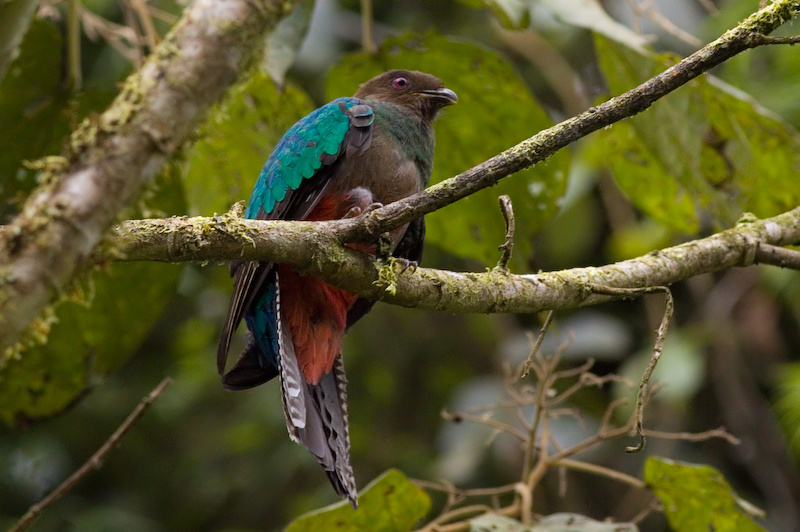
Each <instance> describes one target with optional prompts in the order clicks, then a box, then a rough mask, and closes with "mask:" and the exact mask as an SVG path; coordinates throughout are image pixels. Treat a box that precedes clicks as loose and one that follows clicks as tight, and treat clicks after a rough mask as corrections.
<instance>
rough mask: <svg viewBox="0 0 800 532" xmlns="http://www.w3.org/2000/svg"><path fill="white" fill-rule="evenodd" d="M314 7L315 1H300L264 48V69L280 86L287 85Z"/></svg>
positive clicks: (281, 22)
mask: <svg viewBox="0 0 800 532" xmlns="http://www.w3.org/2000/svg"><path fill="white" fill-rule="evenodd" d="M313 8H314V3H313V2H312V1H311V0H303V1H302V2H300V3H298V4H297V5H296V6H295V7H294V8H293V9H292V12H291V13H290V14H289V16H288V17H285V18H283V19H281V21H280V22H279V23H278V25H277V26H276V27H275V30H273V32H272V33H271V34H270V36H269V38H268V39H267V47H266V48H265V49H264V70H266V71H267V73H268V74H269V75H270V77H271V78H272V80H273V81H274V82H275V83H276V84H277V85H278V86H280V87H283V86H284V85H285V82H286V78H285V76H286V71H287V70H289V67H291V66H292V63H294V59H295V57H296V56H297V52H298V51H299V50H300V46H301V45H302V44H303V39H304V38H305V36H306V32H307V31H308V24H309V22H311V12H312V11H313Z"/></svg>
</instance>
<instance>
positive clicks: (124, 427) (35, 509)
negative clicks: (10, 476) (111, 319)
mask: <svg viewBox="0 0 800 532" xmlns="http://www.w3.org/2000/svg"><path fill="white" fill-rule="evenodd" d="M170 384H172V379H171V378H169V377H167V378H165V379H164V380H162V381H161V382H160V383H159V384H158V386H156V387H155V388H154V389H153V391H151V392H150V393H149V394H147V396H145V398H144V399H142V400H141V402H139V404H138V405H136V408H134V409H133V412H131V413H130V414H129V415H128V417H127V418H125V421H123V422H122V424H121V425H120V426H119V428H117V430H115V431H114V433H113V434H112V435H111V436H110V437H109V438H108V439H107V440H106V442H105V443H104V444H103V445H102V446H101V447H100V448H99V449H98V450H97V451H96V452H95V453H94V454H93V455H92V456H91V457H90V458H89V459H88V460H87V461H86V462H85V463H84V464H83V465H82V466H81V467H80V468H78V470H77V471H75V472H74V473H73V474H72V475H70V476H69V478H67V479H66V480H65V481H64V482H62V483H61V484H60V485H59V486H58V487H57V488H56V489H54V490H53V491H52V492H50V494H49V495H47V496H46V497H45V498H44V499H42V500H41V501H39V502H37V503H36V504H34V505H33V506H31V507H30V508H29V509H28V511H27V512H25V515H23V516H22V517H21V518H20V519H19V521H17V522H16V524H14V526H13V527H12V528H11V529H10V530H9V531H8V532H23V531H24V530H27V529H28V528H29V527H30V526H31V525H32V524H33V522H34V521H35V520H36V518H37V517H39V515H40V514H41V513H42V512H43V511H44V510H45V509H46V508H47V507H48V506H50V505H51V504H53V503H54V502H56V501H57V500H59V499H60V498H61V497H63V496H64V495H66V494H67V493H69V491H70V490H72V488H74V487H75V485H76V484H78V482H80V481H81V480H82V479H83V478H84V477H85V476H86V475H88V474H89V473H91V472H92V471H95V470H97V469H100V467H102V465H103V462H105V460H106V458H107V457H108V455H109V453H110V452H111V451H113V450H114V448H116V446H117V445H119V443H120V441H121V440H122V438H124V437H125V435H126V434H127V433H128V431H129V430H130V429H131V427H133V425H134V423H136V422H137V421H139V419H141V417H142V416H143V415H144V414H145V413H146V412H147V410H148V409H149V408H150V406H152V404H153V403H154V402H156V400H157V399H158V398H159V397H160V396H161V394H162V393H163V392H164V390H165V389H166V388H167V387H168V386H169V385H170Z"/></svg>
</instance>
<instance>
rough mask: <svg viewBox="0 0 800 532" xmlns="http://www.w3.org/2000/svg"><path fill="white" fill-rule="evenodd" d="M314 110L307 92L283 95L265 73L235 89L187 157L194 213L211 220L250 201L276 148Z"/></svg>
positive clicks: (189, 198)
mask: <svg viewBox="0 0 800 532" xmlns="http://www.w3.org/2000/svg"><path fill="white" fill-rule="evenodd" d="M313 108H314V107H313V105H312V104H311V101H310V99H309V98H308V96H307V95H306V94H305V93H304V92H302V91H300V90H299V89H297V88H295V87H293V86H291V85H287V86H286V87H284V89H283V91H278V89H277V88H276V87H275V84H274V83H273V82H272V80H270V78H269V76H268V75H267V74H266V73H263V72H257V73H254V74H253V76H252V77H251V78H250V79H249V80H248V81H246V82H245V83H242V84H240V85H237V86H236V87H234V88H233V89H231V91H230V92H229V94H228V97H227V98H226V99H225V101H224V102H223V103H222V104H221V105H220V106H219V107H218V108H217V109H216V110H215V111H214V112H213V113H212V115H211V116H210V118H209V119H208V121H207V122H206V124H205V125H204V126H203V128H202V129H201V131H200V140H199V141H198V142H197V143H196V144H195V146H194V148H193V149H192V150H191V152H190V154H189V156H188V157H187V159H186V164H185V166H184V185H185V187H186V195H187V201H188V203H189V213H190V214H192V215H201V214H202V215H205V216H210V215H211V214H213V213H215V212H216V213H223V212H226V211H227V210H228V209H230V206H231V205H232V204H233V203H235V202H237V201H240V200H246V199H247V198H248V197H249V196H250V193H251V191H252V190H253V185H254V184H255V182H256V178H257V177H258V173H259V171H260V170H261V167H262V166H263V164H264V162H265V161H266V160H267V158H268V157H269V154H270V153H271V152H272V148H273V147H274V146H275V144H277V143H278V141H279V140H280V139H281V137H282V136H283V134H284V133H285V132H286V130H287V129H289V128H290V127H291V126H292V125H293V124H294V123H295V122H297V121H298V120H299V119H300V118H302V117H303V116H305V115H306V114H308V113H309V112H311V111H312V110H313Z"/></svg>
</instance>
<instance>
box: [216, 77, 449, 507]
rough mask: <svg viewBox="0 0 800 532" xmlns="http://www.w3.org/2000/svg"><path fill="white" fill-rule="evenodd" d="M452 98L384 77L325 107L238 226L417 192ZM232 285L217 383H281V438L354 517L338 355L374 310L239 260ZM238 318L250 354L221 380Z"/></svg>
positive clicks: (421, 82) (414, 235)
mask: <svg viewBox="0 0 800 532" xmlns="http://www.w3.org/2000/svg"><path fill="white" fill-rule="evenodd" d="M457 100H458V98H457V97H456V94H455V93H454V92H453V91H452V90H450V89H447V88H445V87H444V85H443V84H442V82H441V81H439V80H438V79H437V78H435V77H434V76H431V75H429V74H425V73H422V72H415V71H407V70H392V71H390V72H386V73H384V74H381V75H380V76H377V77H375V78H373V79H371V80H369V81H367V82H366V83H364V84H363V85H361V87H360V88H359V89H358V91H357V92H356V94H355V96H353V97H351V98H338V99H336V100H333V101H332V102H330V103H328V104H326V105H324V106H322V107H320V108H319V109H317V110H316V111H314V112H312V113H311V114H309V115H308V116H306V117H305V118H303V119H301V120H300V121H299V122H297V123H296V124H295V125H294V126H292V127H291V128H290V129H289V131H287V132H286V134H285V135H284V137H283V138H282V139H281V141H280V142H279V143H278V145H277V146H276V147H275V149H274V151H273V152H272V155H270V157H269V159H267V162H266V163H265V164H264V167H263V169H262V170H261V174H260V175H259V176H258V180H257V181H256V184H255V187H254V188H253V194H252V196H251V197H250V203H249V205H248V207H247V211H246V212H245V217H246V218H251V219H258V220H277V219H281V220H332V219H338V218H343V217H348V216H356V215H358V214H360V213H362V212H364V210H366V209H367V208H369V207H370V206H371V205H373V204H388V203H391V202H393V201H396V200H399V199H402V198H405V197H407V196H410V195H411V194H414V193H416V192H418V191H420V190H422V188H424V187H425V186H426V185H427V184H428V181H429V179H430V176H431V170H432V166H433V148H434V136H433V127H432V123H433V120H434V119H435V118H436V114H437V112H438V111H439V110H440V109H441V108H442V107H444V106H446V105H449V104H453V103H456V101H457ZM424 235H425V225H424V220H423V219H422V218H419V219H417V220H414V221H413V222H411V223H409V224H408V225H407V226H404V227H401V228H399V229H397V230H395V231H393V232H392V233H391V237H392V241H393V243H394V249H393V251H392V254H393V255H394V256H396V257H400V258H404V259H407V260H409V261H414V262H416V261H419V260H420V259H421V257H422V243H423V238H424ZM359 249H362V250H366V249H367V247H366V245H362V246H361V247H360V248H359ZM231 275H232V276H233V277H234V291H233V296H232V298H231V304H230V309H229V310H228V317H227V319H226V321H225V324H224V326H223V329H222V334H221V336H220V341H219V348H218V350H217V368H218V370H219V372H220V374H221V375H223V377H222V382H223V385H224V386H225V388H227V389H229V390H242V389H247V388H251V387H253V386H257V385H259V384H262V383H264V382H266V381H268V380H270V379H272V378H273V377H276V376H278V375H279V376H280V381H281V395H282V398H283V406H284V412H285V414H286V425H287V428H288V430H289V436H290V437H291V438H292V439H293V440H294V441H295V442H298V443H302V444H303V445H304V446H305V447H306V448H307V449H308V450H309V451H311V453H313V454H314V456H315V457H316V458H317V460H318V461H319V463H320V464H321V465H322V467H323V468H325V471H326V473H327V474H328V477H329V478H330V481H331V483H332V484H333V487H334V488H335V489H336V492H337V493H338V494H339V495H340V496H342V497H347V498H349V499H350V503H351V504H352V505H353V507H354V508H355V507H356V505H357V493H356V484H355V479H354V477H353V468H352V465H351V463H350V435H349V429H348V422H347V400H346V391H345V383H346V380H345V374H344V367H343V365H342V355H341V347H342V338H343V337H344V334H345V331H346V330H347V329H348V328H349V327H350V326H351V325H353V323H355V322H356V321H357V320H358V319H359V318H361V317H362V316H363V315H364V314H366V313H367V312H368V311H369V309H370V308H371V306H372V302H371V301H369V300H366V299H360V298H358V296H356V295H355V294H352V293H350V292H348V291H346V290H341V289H339V288H336V287H334V286H331V285H329V284H327V283H325V282H323V281H321V280H320V279H318V278H315V277H307V276H303V275H300V274H298V273H297V272H296V271H294V270H293V269H292V268H291V267H289V266H287V265H285V264H273V263H270V262H246V261H236V262H233V263H231ZM242 318H244V320H245V323H246V324H247V328H248V330H249V335H248V341H247V345H246V347H245V349H244V352H243V353H242V354H241V355H240V357H239V359H238V361H237V362H236V364H235V365H234V366H233V367H232V368H231V369H230V370H229V371H228V372H227V373H226V372H225V365H226V360H227V357H228V350H229V348H230V343H231V337H232V335H233V333H234V331H235V329H236V328H237V326H238V325H239V322H240V321H241V320H242Z"/></svg>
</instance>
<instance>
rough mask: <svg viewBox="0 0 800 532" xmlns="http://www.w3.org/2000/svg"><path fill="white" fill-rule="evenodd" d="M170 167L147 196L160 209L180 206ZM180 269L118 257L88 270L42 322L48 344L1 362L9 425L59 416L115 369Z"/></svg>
mask: <svg viewBox="0 0 800 532" xmlns="http://www.w3.org/2000/svg"><path fill="white" fill-rule="evenodd" d="M170 168H171V171H168V172H165V174H164V175H163V176H161V177H160V178H159V179H158V180H157V181H156V183H155V184H154V185H152V187H153V188H152V189H151V190H150V191H148V194H147V195H148V199H147V200H146V202H144V204H145V205H146V207H145V208H146V209H148V210H150V211H156V212H158V213H159V214H162V215H163V214H173V213H180V212H183V211H184V203H183V194H182V188H181V185H180V181H179V179H178V171H177V168H175V167H170ZM137 215H139V213H135V214H134V216H137ZM179 275H180V268H179V267H177V266H175V265H172V264H162V263H155V262H140V263H115V264H113V265H111V266H108V267H106V268H104V269H95V270H93V271H91V272H90V273H89V274H87V277H86V278H85V279H83V280H81V281H80V286H79V287H76V289H75V291H74V292H73V293H72V294H71V295H69V296H68V297H67V299H66V300H64V301H62V302H61V303H60V304H58V305H57V306H56V307H55V317H56V322H55V324H53V326H52V328H51V329H50V330H49V336H48V335H47V333H48V331H47V327H46V326H45V327H43V328H44V330H43V331H42V336H43V337H44V338H46V343H44V344H43V345H36V346H34V347H31V348H29V349H26V350H23V351H22V352H21V353H19V354H17V355H16V356H14V357H13V358H10V359H5V360H0V418H1V419H3V420H4V421H6V422H7V423H9V424H10V423H14V422H15V421H16V422H21V421H25V420H30V419H40V418H45V417H51V416H54V415H57V414H59V413H61V412H62V411H63V410H64V409H65V408H67V407H68V406H69V405H70V404H72V403H73V402H74V401H75V400H76V399H77V398H79V397H80V396H81V395H82V394H84V393H85V392H86V391H87V388H88V387H89V386H90V385H92V384H95V383H96V381H97V380H98V378H99V377H100V376H102V375H103V374H106V373H108V372H110V371H112V370H114V369H116V368H118V367H120V366H121V365H122V364H123V363H124V362H125V361H127V360H128V359H129V358H130V356H131V355H132V354H133V353H134V351H135V350H136V349H137V348H138V347H139V345H140V344H141V343H142V340H143V339H144V338H145V336H146V335H147V333H148V331H149V330H150V328H151V327H152V325H153V323H155V321H156V320H157V319H158V318H159V317H160V316H161V313H162V311H163V309H164V307H165V306H166V304H167V303H168V302H169V300H170V298H171V297H172V294H173V293H174V291H175V287H176V285H177V282H178V277H179ZM39 323H40V324H41V322H39Z"/></svg>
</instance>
